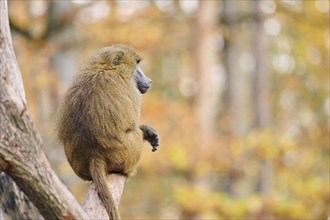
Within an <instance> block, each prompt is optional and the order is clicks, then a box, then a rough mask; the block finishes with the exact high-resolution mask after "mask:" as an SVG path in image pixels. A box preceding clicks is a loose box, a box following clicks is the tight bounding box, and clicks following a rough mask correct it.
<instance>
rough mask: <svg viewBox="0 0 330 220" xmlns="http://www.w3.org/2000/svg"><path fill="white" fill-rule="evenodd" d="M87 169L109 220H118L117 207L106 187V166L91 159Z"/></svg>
mask: <svg viewBox="0 0 330 220" xmlns="http://www.w3.org/2000/svg"><path fill="white" fill-rule="evenodd" d="M89 170H90V174H91V176H92V178H93V182H94V184H95V185H96V189H97V191H98V193H99V197H100V199H101V201H102V203H103V205H104V207H105V209H106V210H107V213H108V215H109V218H110V220H120V215H119V212H118V209H117V208H116V206H115V202H114V200H113V197H112V195H111V192H110V191H109V189H108V187H107V182H106V166H105V164H104V162H103V161H100V160H97V159H92V160H91V163H90V167H89Z"/></svg>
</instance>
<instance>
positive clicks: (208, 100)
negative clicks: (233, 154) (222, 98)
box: [195, 1, 219, 148]
mask: <svg viewBox="0 0 330 220" xmlns="http://www.w3.org/2000/svg"><path fill="white" fill-rule="evenodd" d="M218 9H219V2H218V1H200V2H199V10H198V12H197V24H196V25H197V30H196V32H197V40H196V43H197V45H196V46H197V49H196V67H197V79H198V81H197V82H198V93H197V97H196V103H195V104H196V106H195V109H196V113H197V121H198V129H199V132H198V133H199V137H200V142H201V144H199V145H200V146H203V147H204V148H206V147H207V146H205V145H208V143H209V141H210V139H211V138H212V135H213V133H212V131H213V128H214V121H215V120H214V119H215V116H216V109H217V100H218V97H217V94H216V91H217V90H216V88H217V87H218V86H219V85H216V84H215V80H214V78H215V77H214V76H215V74H216V73H215V70H216V65H217V50H216V48H217V45H216V25H217V20H218V19H217V18H218V11H219V10H218Z"/></svg>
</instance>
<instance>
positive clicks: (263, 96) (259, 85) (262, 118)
mask: <svg viewBox="0 0 330 220" xmlns="http://www.w3.org/2000/svg"><path fill="white" fill-rule="evenodd" d="M251 3H252V8H253V12H254V18H255V30H254V32H253V33H254V36H253V37H252V38H253V39H254V41H253V48H254V51H253V53H254V56H255V59H256V69H255V76H254V80H255V81H254V91H253V92H254V95H253V97H254V107H255V113H254V115H255V125H256V127H257V128H260V129H264V128H267V127H269V122H270V115H271V112H270V104H269V98H270V97H269V84H268V82H269V79H268V78H269V76H268V71H267V66H266V62H265V58H266V54H265V51H266V42H265V41H266V38H265V34H264V32H263V18H262V12H261V10H260V0H254V1H252V2H251ZM272 171H273V165H272V162H271V161H270V160H269V159H263V160H262V161H261V175H260V180H259V190H260V191H261V192H262V193H263V194H264V195H265V196H267V194H268V192H269V190H270V187H271V182H272V180H271V178H272Z"/></svg>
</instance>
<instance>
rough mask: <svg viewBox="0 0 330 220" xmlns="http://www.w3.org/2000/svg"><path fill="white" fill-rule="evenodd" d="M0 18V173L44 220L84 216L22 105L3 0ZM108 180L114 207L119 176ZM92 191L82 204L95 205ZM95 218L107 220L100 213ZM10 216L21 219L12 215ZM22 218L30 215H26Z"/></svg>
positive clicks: (0, 215) (1, 211)
mask: <svg viewBox="0 0 330 220" xmlns="http://www.w3.org/2000/svg"><path fill="white" fill-rule="evenodd" d="M0 22H1V23H0V62H1V63H0V64H1V65H0V80H1V81H0V82H1V86H0V116H1V118H0V119H1V120H0V129H1V130H0V131H1V132H0V171H4V172H5V173H6V174H7V175H8V176H10V177H11V179H12V180H14V181H15V183H16V184H17V186H18V187H19V189H20V190H22V191H23V192H24V194H25V195H26V196H27V197H28V198H29V200H30V201H32V203H33V204H34V205H35V206H36V207H37V208H38V210H39V212H40V213H41V214H42V215H43V217H44V218H45V219H89V218H90V217H89V216H88V215H87V214H86V213H85V212H84V211H83V209H82V208H81V206H80V205H79V204H78V202H77V201H76V200H75V198H74V197H73V196H72V194H71V193H70V192H69V191H68V189H67V188H66V187H65V186H64V185H63V183H62V182H61V181H60V180H59V178H58V177H57V175H56V174H55V173H54V171H53V170H52V168H51V167H50V164H49V162H48V160H47V158H46V155H45V154H44V151H43V147H42V142H41V139H40V137H39V134H38V132H37V130H36V129H35V127H34V125H33V123H32V121H31V118H30V116H29V114H28V111H27V109H26V100H25V94H24V88H23V83H22V77H21V73H20V71H19V68H18V64H17V62H16V58H15V54H14V51H13V48H12V42H11V35H10V30H9V24H8V11H7V1H5V0H0ZM1 176H2V177H3V178H5V179H1V183H2V184H3V183H5V182H8V181H7V178H8V177H5V176H4V174H1ZM109 181H111V184H110V185H111V186H112V188H113V189H115V190H113V192H116V193H115V195H114V197H115V198H116V201H117V205H118V203H119V200H120V197H121V193H122V190H123V186H124V183H125V178H123V177H121V176H119V175H111V176H110V177H109ZM8 184H10V183H9V182H8ZM12 186H13V185H12ZM1 189H2V190H3V192H1V193H2V195H5V194H7V193H8V192H4V191H5V190H6V191H8V190H9V188H8V187H5V186H4V185H2V188H1ZM92 189H93V188H92ZM92 189H91V190H90V192H89V196H88V197H87V198H88V199H87V200H86V202H85V207H95V205H96V204H99V203H97V200H98V196H97V192H96V191H95V190H92ZM13 193H14V194H15V196H16V197H17V196H18V194H19V193H21V192H19V191H18V189H17V190H16V191H13ZM2 197H3V196H2ZM0 201H1V203H2V202H4V201H3V200H0ZM21 201H22V200H21ZM14 205H16V204H14ZM4 207H5V205H1V208H0V219H3V218H8V217H9V216H7V215H8V213H6V212H5V211H4ZM99 207H103V206H99ZM92 209H93V208H92ZM87 210H89V209H87ZM31 212H32V210H31ZM99 212H102V213H105V212H104V211H99ZM93 216H94V215H93ZM95 216H99V218H103V219H106V218H108V216H107V215H106V213H105V214H98V215H96V214H95ZM10 217H11V218H19V219H22V218H25V217H24V216H15V215H14V214H13V215H11V216H10ZM26 218H34V217H33V216H31V215H29V214H27V215H26Z"/></svg>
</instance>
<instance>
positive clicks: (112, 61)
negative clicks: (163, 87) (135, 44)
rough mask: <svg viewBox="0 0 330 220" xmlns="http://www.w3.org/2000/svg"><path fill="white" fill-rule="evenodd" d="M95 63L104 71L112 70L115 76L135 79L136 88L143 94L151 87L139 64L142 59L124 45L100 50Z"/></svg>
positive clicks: (149, 80)
mask: <svg viewBox="0 0 330 220" xmlns="http://www.w3.org/2000/svg"><path fill="white" fill-rule="evenodd" d="M96 59H97V62H98V63H100V64H101V65H102V66H104V68H105V69H107V68H109V69H113V70H116V71H114V73H115V74H120V75H121V77H123V78H126V79H132V78H134V79H135V82H136V85H137V88H138V89H139V91H140V92H141V93H142V94H143V93H145V92H147V90H148V89H149V88H150V86H151V82H152V81H151V79H149V78H148V77H147V76H146V75H145V74H144V73H143V71H142V69H141V68H140V66H139V63H140V62H141V61H142V58H141V57H140V56H139V55H138V54H137V53H136V51H135V50H134V49H132V48H130V47H128V46H125V45H113V46H110V47H105V48H103V49H101V50H100V51H99V53H98V56H97V57H96Z"/></svg>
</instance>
